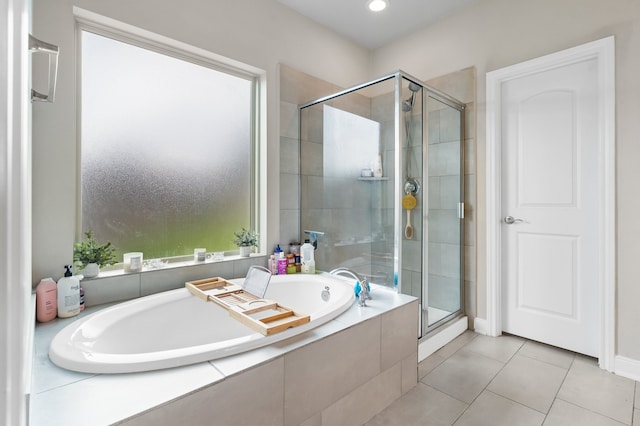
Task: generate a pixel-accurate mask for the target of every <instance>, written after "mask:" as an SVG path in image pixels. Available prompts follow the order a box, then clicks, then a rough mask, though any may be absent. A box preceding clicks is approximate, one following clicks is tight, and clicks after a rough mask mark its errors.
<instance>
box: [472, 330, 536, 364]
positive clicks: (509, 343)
mask: <svg viewBox="0 0 640 426" xmlns="http://www.w3.org/2000/svg"><path fill="white" fill-rule="evenodd" d="M523 343H524V339H522V338H520V337H515V336H506V335H503V336H499V337H489V336H482V335H479V336H477V337H476V338H475V339H473V340H472V341H471V342H469V343H468V344H467V345H466V346H465V347H464V348H465V349H466V350H470V351H473V352H476V353H478V354H481V355H484V356H486V357H489V358H493V359H496V360H498V361H500V362H507V361H509V360H510V359H511V357H512V356H513V355H514V354H515V353H516V352H518V349H520V347H521V346H522V344H523Z"/></svg>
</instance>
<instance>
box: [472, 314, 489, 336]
mask: <svg viewBox="0 0 640 426" xmlns="http://www.w3.org/2000/svg"><path fill="white" fill-rule="evenodd" d="M473 331H475V332H476V333H478V334H484V335H485V336H487V335H489V326H488V324H487V320H486V319H484V318H478V317H476V318H475V319H474V320H473Z"/></svg>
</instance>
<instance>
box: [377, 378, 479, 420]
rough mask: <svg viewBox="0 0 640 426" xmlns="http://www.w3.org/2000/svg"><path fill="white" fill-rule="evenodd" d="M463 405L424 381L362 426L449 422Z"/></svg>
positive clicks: (464, 406) (465, 406)
mask: <svg viewBox="0 0 640 426" xmlns="http://www.w3.org/2000/svg"><path fill="white" fill-rule="evenodd" d="M466 408H467V404H465V403H463V402H461V401H458V400H457V399H455V398H452V397H450V396H448V395H445V394H444V393H442V392H439V391H437V390H436V389H433V388H432V387H430V386H427V385H425V384H424V383H418V385H417V386H416V387H415V388H413V389H412V390H411V391H409V392H408V393H407V394H405V395H404V396H402V397H401V398H399V399H397V400H396V401H395V402H394V403H393V404H391V405H390V406H389V407H387V408H386V409H385V410H383V411H382V412H380V413H379V414H378V415H377V416H375V417H374V418H373V419H371V420H370V421H369V422H368V423H366V426H409V425H416V426H417V425H427V424H428V425H434V426H438V425H443V426H444V425H447V426H448V425H451V424H453V422H454V421H455V420H456V419H457V418H458V417H459V416H460V414H462V412H463V411H464V410H465V409H466Z"/></svg>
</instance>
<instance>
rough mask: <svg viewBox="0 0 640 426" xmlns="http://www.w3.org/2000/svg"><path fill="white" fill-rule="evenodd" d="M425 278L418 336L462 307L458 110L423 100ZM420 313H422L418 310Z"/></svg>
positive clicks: (439, 100) (439, 99)
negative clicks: (425, 113) (425, 120)
mask: <svg viewBox="0 0 640 426" xmlns="http://www.w3.org/2000/svg"><path fill="white" fill-rule="evenodd" d="M427 110H428V133H427V140H428V144H427V152H428V155H427V159H426V161H425V163H426V164H425V167H426V170H427V173H426V174H427V178H426V179H427V181H428V184H427V187H428V191H427V192H428V200H427V206H426V209H427V223H428V227H427V240H428V247H427V253H428V255H427V265H428V267H427V276H426V280H425V283H424V284H425V289H424V295H423V307H424V306H426V312H423V323H422V324H423V334H424V331H425V330H426V331H427V332H428V331H429V330H431V329H433V328H435V327H436V326H437V325H438V324H439V323H441V322H444V321H446V320H447V319H450V318H452V317H454V316H456V315H457V314H458V313H460V312H461V311H462V309H463V306H464V304H463V294H464V293H463V282H464V279H463V266H464V261H463V216H464V205H463V182H464V179H463V175H462V166H463V152H462V143H463V138H462V135H463V110H462V109H461V108H460V106H459V105H455V104H453V103H450V102H448V101H447V99H446V98H443V97H440V96H438V95H437V94H434V93H429V94H428V96H427ZM423 310H424V309H423Z"/></svg>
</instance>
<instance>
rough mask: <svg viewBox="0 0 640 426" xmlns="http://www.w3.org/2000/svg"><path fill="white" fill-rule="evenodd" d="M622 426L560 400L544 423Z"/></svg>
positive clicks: (565, 425)
mask: <svg viewBox="0 0 640 426" xmlns="http://www.w3.org/2000/svg"><path fill="white" fill-rule="evenodd" d="M569 425H576V426H583V425H589V426H622V425H624V423H620V422H617V421H615V420H613V419H610V418H609V417H605V416H603V415H601V414H598V413H594V412H593V411H589V410H587V409H585V408H582V407H578V406H577V405H573V404H569V403H568V402H565V401H563V400H561V399H556V401H555V402H554V403H553V407H551V411H549V415H548V416H547V418H546V420H545V421H544V426H569Z"/></svg>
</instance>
